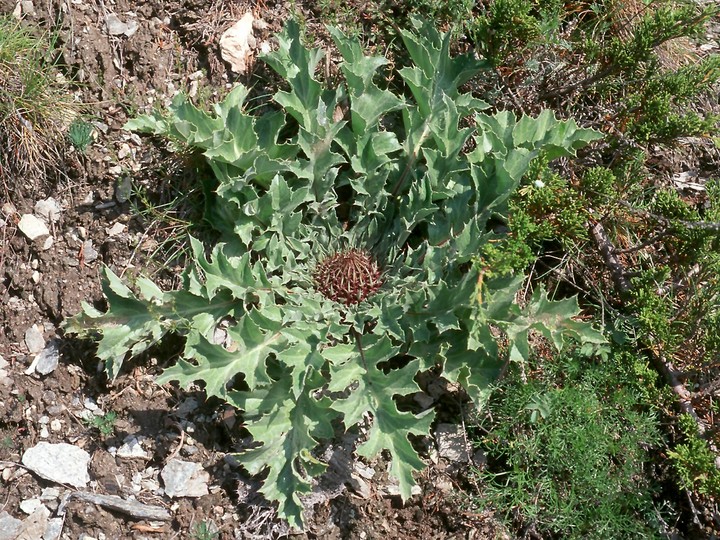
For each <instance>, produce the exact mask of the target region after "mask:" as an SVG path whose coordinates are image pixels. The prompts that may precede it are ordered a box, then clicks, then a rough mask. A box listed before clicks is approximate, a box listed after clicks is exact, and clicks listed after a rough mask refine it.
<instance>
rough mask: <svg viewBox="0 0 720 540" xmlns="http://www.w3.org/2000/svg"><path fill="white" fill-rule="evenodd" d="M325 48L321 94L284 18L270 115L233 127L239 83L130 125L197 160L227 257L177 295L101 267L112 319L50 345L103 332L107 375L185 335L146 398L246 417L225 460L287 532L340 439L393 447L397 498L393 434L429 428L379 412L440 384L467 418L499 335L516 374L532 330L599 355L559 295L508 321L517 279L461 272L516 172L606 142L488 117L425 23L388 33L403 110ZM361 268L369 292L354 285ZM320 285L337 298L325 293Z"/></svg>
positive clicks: (339, 41) (198, 255)
mask: <svg viewBox="0 0 720 540" xmlns="http://www.w3.org/2000/svg"><path fill="white" fill-rule="evenodd" d="M330 33H331V34H332V36H333V39H334V41H335V44H336V46H337V47H338V49H339V51H340V53H341V54H342V57H343V63H342V64H341V66H340V68H341V70H342V73H343V75H344V77H345V81H346V84H343V85H340V86H338V87H337V88H334V89H328V88H325V87H323V85H321V84H320V83H319V82H318V80H317V79H316V77H315V71H316V68H317V66H318V63H319V62H320V60H321V59H322V58H324V53H323V52H322V51H320V50H317V49H307V48H305V47H304V46H303V44H302V39H301V35H300V32H299V28H298V25H297V24H296V23H295V22H292V21H291V22H289V23H288V25H287V27H286V29H285V31H284V32H283V33H282V34H281V35H280V36H279V37H278V41H279V49H278V50H277V51H275V52H273V53H270V54H268V55H266V56H265V57H264V59H265V61H266V62H267V63H268V64H269V65H270V66H271V67H272V68H273V69H274V70H275V71H276V72H277V73H278V74H279V75H280V76H281V77H283V78H284V79H285V80H286V81H287V86H286V87H285V89H284V90H280V91H278V92H277V93H276V94H275V96H274V101H275V104H276V105H277V109H276V110H274V111H272V112H267V113H265V114H264V115H262V116H253V115H250V114H248V113H246V112H245V111H244V109H243V103H244V100H245V98H246V97H247V94H248V90H247V89H246V88H245V87H243V86H238V87H237V88H235V89H234V90H233V91H232V92H230V94H229V95H228V96H227V98H226V99H225V100H224V101H223V102H221V103H219V104H217V105H216V106H215V108H214V114H208V113H205V112H203V111H201V110H198V109H197V108H196V107H194V106H193V105H192V104H191V103H189V102H188V101H187V99H186V98H185V97H184V96H179V97H177V98H176V99H175V100H174V102H173V104H172V106H171V107H170V109H169V111H168V113H167V114H166V115H161V114H154V115H152V116H143V117H140V118H138V119H135V120H131V121H130V122H128V124H127V127H128V128H129V129H135V130H140V131H144V132H147V133H152V134H155V135H160V136H163V137H170V138H172V139H174V140H176V141H178V142H180V143H182V144H183V145H189V146H191V147H195V148H197V149H199V150H200V151H202V152H203V155H204V156H205V157H206V158H207V160H208V163H209V165H210V166H211V168H212V169H213V171H214V173H215V175H216V178H217V181H218V185H217V188H216V190H215V195H214V198H213V199H211V200H209V201H208V211H207V215H206V219H208V221H209V222H210V223H212V224H213V226H215V227H216V228H217V229H218V230H219V231H220V232H221V233H222V241H221V242H220V243H218V244H217V245H215V246H214V247H212V248H211V249H210V250H206V249H205V247H204V246H203V245H202V244H201V243H200V242H199V241H197V240H195V239H191V241H190V243H191V249H192V254H193V261H192V264H190V265H189V266H188V268H187V269H186V271H185V272H184V274H183V276H182V284H183V286H182V289H181V290H178V291H169V292H164V291H162V290H160V289H159V288H158V287H157V286H156V285H154V284H153V283H152V282H151V281H150V280H148V279H145V278H140V279H138V280H137V282H136V283H135V286H136V288H137V293H136V292H133V291H132V290H131V289H130V288H129V287H128V286H127V285H125V284H124V283H123V282H122V281H121V280H120V279H119V278H118V277H117V276H116V275H115V274H114V273H113V272H112V271H111V270H110V269H107V268H106V269H104V270H103V275H104V283H103V290H104V293H105V296H106V298H107V302H108V309H107V311H106V312H100V311H98V310H97V309H95V308H93V307H92V306H89V305H84V306H83V312H82V313H81V314H79V315H77V316H76V317H74V318H73V319H71V320H69V321H68V323H67V324H66V327H65V328H66V331H68V332H77V333H82V334H85V335H88V334H89V335H97V334H100V335H101V339H100V342H99V345H98V357H99V358H100V359H101V360H102V361H103V362H104V363H105V366H106V369H107V371H108V374H109V375H110V376H111V377H115V376H116V375H117V373H118V371H119V369H120V367H121V365H122V363H123V361H124V360H125V359H126V358H127V357H128V356H131V355H137V354H140V353H141V352H143V351H145V350H146V349H147V348H148V347H149V346H151V345H152V344H153V343H156V342H157V341H158V340H160V339H161V338H162V337H163V336H165V335H166V334H168V333H170V332H174V333H176V334H179V335H181V336H183V337H184V338H185V349H184V352H183V355H182V358H181V359H180V360H179V361H178V362H177V363H176V364H175V365H173V366H170V367H168V368H167V369H166V370H165V371H164V372H163V374H162V375H161V376H160V377H159V379H158V382H160V383H165V382H169V381H178V382H179V383H180V385H181V386H182V387H188V386H189V385H191V384H193V383H195V382H201V383H203V384H204V387H205V391H206V392H207V394H208V396H217V397H219V398H221V399H224V400H226V401H227V402H229V403H230V404H232V405H234V406H235V407H237V408H238V409H240V410H242V411H243V415H244V421H245V425H246V427H247V430H248V431H249V432H250V433H251V435H252V436H253V439H254V441H255V442H256V446H254V447H252V448H250V449H248V450H246V451H245V452H243V453H241V454H240V455H239V456H238V459H239V461H240V463H242V464H243V466H244V467H245V468H246V469H247V470H248V471H249V472H250V473H252V474H261V473H264V474H265V479H264V484H263V487H262V492H263V493H264V494H265V496H266V497H268V498H269V499H271V500H274V501H277V502H278V505H279V513H280V515H281V516H283V517H285V518H287V519H288V520H289V522H290V523H291V524H292V525H293V526H297V527H300V526H301V525H302V496H303V495H304V494H307V493H309V492H310V491H311V489H312V480H313V478H314V477H316V476H318V475H319V474H321V473H322V472H323V471H324V470H325V468H326V465H325V464H323V463H322V462H320V461H319V460H318V459H317V458H316V457H315V456H314V455H313V451H314V449H315V448H316V447H317V446H318V442H319V441H320V440H323V439H330V438H332V437H333V436H334V435H335V434H336V431H337V430H338V429H340V430H355V429H358V427H360V426H364V427H365V432H366V433H367V435H366V437H365V441H364V442H363V443H362V444H361V445H360V446H359V447H358V448H357V452H358V453H359V454H360V455H362V456H365V457H367V458H372V457H374V456H376V455H377V454H378V453H379V452H382V451H387V452H388V453H389V455H390V456H391V458H392V466H391V469H390V472H391V474H392V476H393V477H395V478H396V479H397V480H398V481H399V487H400V493H401V496H402V498H403V499H407V498H408V497H409V496H410V493H411V488H412V486H413V485H414V480H413V473H414V472H416V471H418V470H420V469H422V468H423V462H422V460H421V459H420V457H419V456H418V454H417V452H416V450H415V449H414V448H413V446H412V444H411V443H410V440H409V439H408V435H410V434H414V435H421V434H426V433H427V432H428V430H429V427H430V424H431V422H432V420H433V412H432V411H426V412H425V413H423V414H419V415H416V414H413V413H412V412H408V411H405V410H400V409H399V408H398V406H397V404H396V402H395V397H396V396H404V395H408V394H412V393H413V392H416V391H417V390H418V385H417V383H416V376H417V375H418V373H420V372H423V371H427V370H430V369H441V370H442V373H443V375H444V377H445V378H446V379H448V380H449V381H452V382H456V383H459V384H461V385H462V386H463V387H464V388H465V390H466V391H467V393H468V395H469V396H470V397H471V398H472V399H473V400H474V402H475V403H476V405H478V406H482V405H483V403H484V402H485V401H486V400H487V397H488V395H489V393H490V385H491V384H492V383H493V381H494V380H495V379H496V377H497V376H498V374H499V373H500V370H501V368H502V366H503V364H504V362H505V361H506V358H504V357H503V356H502V355H501V354H500V352H499V345H498V334H497V333H496V330H499V331H502V333H503V336H502V337H503V339H504V340H506V341H505V343H507V348H506V350H507V352H508V355H509V359H510V360H513V361H524V360H526V359H527V358H528V356H529V354H530V352H529V351H530V341H529V339H530V335H531V333H539V334H541V335H543V336H545V337H546V338H547V339H548V340H549V341H550V342H551V343H552V344H553V345H554V346H555V347H557V348H558V349H561V348H563V346H564V344H565V343H566V340H567V339H573V340H577V341H580V342H582V343H585V344H586V345H587V346H589V347H590V348H592V347H594V346H597V345H600V344H602V343H603V342H604V338H603V337H602V335H601V334H600V333H598V332H597V331H595V330H593V329H592V328H591V326H590V325H589V324H587V323H583V322H579V321H576V320H574V319H573V317H574V316H575V315H577V314H578V313H579V307H578V304H577V301H576V300H575V299H565V300H561V301H557V302H554V301H550V300H549V299H548V297H547V294H546V292H545V291H544V290H543V289H542V288H538V289H537V290H536V291H535V292H534V293H533V295H532V298H531V299H530V301H529V302H528V303H527V305H526V306H524V307H522V308H521V307H520V306H518V305H517V304H516V303H515V295H516V293H517V291H518V290H519V288H520V287H521V285H522V283H523V277H522V276H518V277H513V276H509V277H495V278H492V277H491V276H489V275H485V274H484V273H483V268H481V267H480V266H479V265H473V264H472V260H473V258H474V257H475V255H476V254H477V253H478V251H479V250H480V248H481V247H482V246H483V245H484V244H485V243H487V242H488V241H489V240H490V238H491V237H492V236H493V235H491V234H490V233H488V232H486V229H487V228H488V223H489V220H490V218H491V217H493V216H495V215H503V214H505V213H506V211H507V208H508V200H509V197H510V196H511V195H512V193H513V192H514V191H515V190H516V189H517V188H518V186H519V185H520V182H521V179H522V177H523V175H524V174H525V173H526V171H527V170H528V167H529V165H530V163H531V162H532V160H533V159H534V158H535V157H537V156H538V155H540V154H541V153H543V154H544V155H545V156H546V157H547V159H548V160H551V159H555V158H558V157H564V156H565V157H566V156H572V155H574V153H575V150H576V149H577V148H580V147H582V146H584V145H585V144H587V143H588V142H590V141H593V140H595V139H598V138H599V137H600V135H599V134H598V133H597V132H594V131H591V130H587V129H580V128H578V127H577V125H576V124H575V122H573V121H571V120H570V121H558V120H557V119H556V118H555V117H554V115H553V114H552V113H551V112H550V111H543V112H542V113H540V114H539V116H538V117H537V118H531V117H527V116H525V117H522V118H519V119H518V118H517V117H516V116H515V115H514V114H512V113H510V112H501V113H497V114H495V115H492V116H491V115H487V114H484V113H482V112H481V111H482V110H483V109H485V108H486V104H485V103H483V102H482V101H480V100H478V99H476V98H474V97H473V96H471V95H469V94H467V93H464V92H462V91H461V90H460V86H461V85H462V84H463V83H464V82H466V81H468V80H469V79H470V78H471V77H473V76H474V75H475V74H477V73H478V72H480V71H481V70H482V69H483V68H484V66H485V65H484V63H483V62H479V61H477V60H475V59H474V58H472V57H471V56H466V55H462V56H457V57H451V56H450V54H449V49H450V35H449V33H440V32H438V31H437V30H436V29H435V28H434V27H432V26H431V25H429V24H428V23H423V22H420V21H417V20H414V21H413V25H412V29H408V30H401V34H402V38H403V41H404V43H405V46H406V47H407V50H408V54H409V56H410V57H411V59H412V64H411V65H408V66H406V67H403V68H402V69H400V70H399V71H398V74H399V76H400V77H401V78H402V80H403V81H404V83H405V84H406V86H407V94H406V95H397V94H394V93H392V92H391V91H390V90H388V89H385V88H383V87H382V86H381V84H382V83H381V81H377V80H376V73H377V71H378V69H379V68H381V67H382V66H384V65H385V64H386V62H387V60H386V59H385V58H383V57H379V56H366V55H364V54H363V51H362V49H361V47H360V44H359V42H358V40H357V39H354V38H348V37H346V36H345V35H344V34H342V33H341V32H340V31H338V30H336V29H330ZM343 111H346V112H343ZM465 120H469V121H470V125H471V126H472V127H461V121H463V125H464V124H465V122H464V121H465ZM469 142H471V143H472V147H473V150H472V151H471V152H469V153H467V152H466V151H465V149H466V146H467V145H468V143H469ZM328 261H333V266H332V268H333V272H332V275H329V271H328V268H329V266H328V264H329V263H328ZM338 261H351V262H352V264H350V263H348V265H347V266H342V264H339V263H338ZM376 267H379V268H380V270H381V277H380V280H379V281H380V282H381V285H380V286H379V288H378V287H376V286H374V285H373V286H372V287H369V286H368V283H370V281H369V280H370V277H371V276H370V274H368V273H366V271H368V269H372V268H376ZM318 276H321V277H318ZM322 276H326V277H327V278H328V279H330V278H331V279H332V282H331V283H326V282H322V283H319V282H318V281H317V280H318V279H325V278H323V277H322ZM372 282H373V283H375V278H374V277H373V281H372ZM333 287H340V288H343V287H344V288H347V289H348V291H346V292H348V294H346V295H345V294H343V295H330V294H328V295H327V296H325V295H324V294H323V293H322V292H321V291H329V290H333ZM331 296H332V297H342V298H351V299H356V300H357V301H348V302H347V303H342V302H339V301H334V300H333V299H331ZM222 322H224V323H225V324H224V325H221V324H220V323H222ZM228 323H229V324H228Z"/></svg>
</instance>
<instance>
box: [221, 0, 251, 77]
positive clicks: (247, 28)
mask: <svg viewBox="0 0 720 540" xmlns="http://www.w3.org/2000/svg"><path fill="white" fill-rule="evenodd" d="M254 20H255V17H253V14H252V12H250V11H248V12H247V13H246V14H245V15H243V18H242V19H240V20H239V21H237V22H236V23H235V24H233V25H232V26H231V27H230V28H228V29H227V30H225V32H223V35H222V36H220V56H222V59H223V60H225V61H226V62H227V63H229V64H230V68H231V69H232V70H233V71H234V72H235V73H240V74H243V73H245V70H246V69H247V66H248V62H249V60H250V58H251V57H252V54H253V52H252V49H254V48H255V45H256V43H255V36H254V35H253V21H254Z"/></svg>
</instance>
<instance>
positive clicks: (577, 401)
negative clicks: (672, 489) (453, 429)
mask: <svg viewBox="0 0 720 540" xmlns="http://www.w3.org/2000/svg"><path fill="white" fill-rule="evenodd" d="M529 367H530V368H532V369H534V370H535V371H534V373H535V377H536V378H534V379H532V380H529V381H527V382H525V381H523V380H521V377H520V374H519V370H515V371H514V372H513V373H512V374H511V375H510V376H509V377H508V379H507V380H506V381H504V382H503V383H502V384H501V385H500V387H499V388H498V391H497V393H496V394H494V396H493V398H492V400H491V402H490V405H489V411H490V415H489V416H490V418H492V422H491V423H490V424H489V425H484V426H483V427H484V428H485V429H487V435H485V436H484V437H483V438H482V444H483V446H484V447H485V449H486V450H487V455H488V461H489V464H490V465H489V468H488V469H486V470H485V471H483V472H481V473H480V476H481V478H482V479H483V480H484V482H483V483H482V484H481V485H482V486H483V488H482V491H481V493H480V496H481V497H482V501H481V504H482V505H485V506H491V507H492V508H494V510H495V512H496V515H498V516H504V517H505V519H506V520H507V521H508V522H509V523H510V524H514V525H515V526H516V527H518V528H519V529H520V530H521V531H526V532H530V531H532V534H533V535H537V536H538V537H542V538H546V537H553V538H555V537H557V538H568V539H597V540H601V539H603V540H604V539H607V538H656V537H658V538H659V530H658V529H657V528H656V526H655V524H654V519H655V518H654V516H655V512H654V508H653V502H652V494H653V486H652V484H651V483H650V481H649V480H648V476H647V474H646V472H645V470H644V468H645V466H646V464H647V463H649V461H650V459H651V454H650V453H649V451H650V450H651V449H652V448H654V447H656V446H658V445H659V444H660V442H661V437H660V430H659V424H658V421H657V419H656V418H655V417H654V416H653V414H652V412H651V411H652V401H646V400H645V399H643V398H644V397H645V396H647V391H648V388H652V386H653V383H654V381H655V380H656V378H657V376H656V374H655V373H654V372H653V371H652V369H650V368H649V367H648V365H647V362H645V363H644V364H643V363H641V362H638V360H637V359H634V358H633V357H632V355H631V354H629V353H613V354H611V355H609V356H608V358H607V359H606V360H597V361H595V362H593V361H588V360H587V359H585V358H581V357H579V356H577V355H574V354H571V355H565V356H561V357H559V358H555V359H549V360H548V359H545V360H543V361H542V363H541V362H539V361H533V362H531V363H530V366H529ZM537 370H540V371H537ZM648 397H650V396H648ZM520 536H522V534H521V535H520Z"/></svg>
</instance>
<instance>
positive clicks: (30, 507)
mask: <svg viewBox="0 0 720 540" xmlns="http://www.w3.org/2000/svg"><path fill="white" fill-rule="evenodd" d="M40 506H42V501H41V500H40V499H25V500H24V501H22V502H21V503H20V510H22V511H23V512H25V513H26V514H27V515H28V516H29V515H30V514H32V513H33V512H34V511H35V510H37V509H38V508H40Z"/></svg>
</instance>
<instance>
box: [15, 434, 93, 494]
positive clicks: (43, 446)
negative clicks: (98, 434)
mask: <svg viewBox="0 0 720 540" xmlns="http://www.w3.org/2000/svg"><path fill="white" fill-rule="evenodd" d="M89 462H90V454H88V453H87V452H86V451H85V450H83V449H82V448H78V447H77V446H73V445H71V444H67V443H57V444H50V443H47V442H40V443H38V444H37V445H35V446H33V447H32V448H29V449H28V450H27V451H26V452H25V453H24V454H23V457H22V463H23V465H25V467H27V468H28V469H30V470H31V471H33V472H34V473H35V474H37V475H38V476H40V477H41V478H44V479H45V480H50V481H51V482H57V483H59V484H70V485H71V486H74V487H76V488H84V487H85V486H86V485H87V483H88V482H89V481H90V475H89V474H88V463H89Z"/></svg>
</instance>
